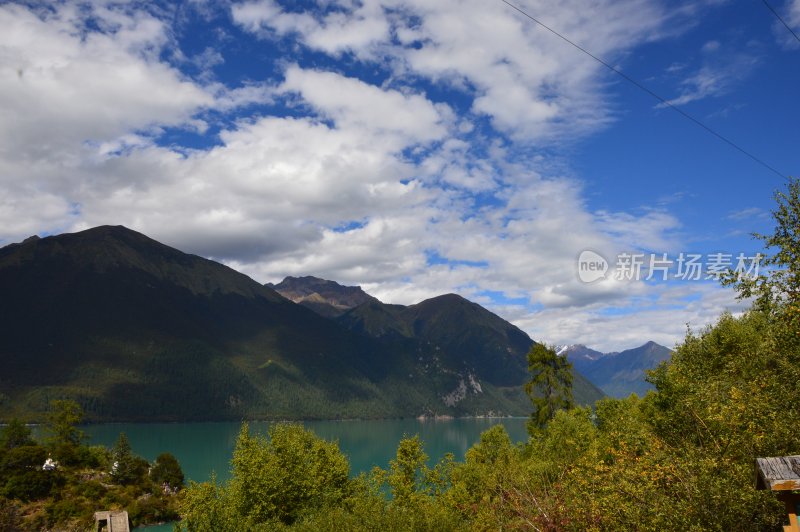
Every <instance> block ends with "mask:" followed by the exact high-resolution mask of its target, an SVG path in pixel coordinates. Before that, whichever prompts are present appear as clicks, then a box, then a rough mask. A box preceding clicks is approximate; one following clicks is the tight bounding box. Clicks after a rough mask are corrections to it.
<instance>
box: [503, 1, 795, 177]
mask: <svg viewBox="0 0 800 532" xmlns="http://www.w3.org/2000/svg"><path fill="white" fill-rule="evenodd" d="M500 1H501V2H503V3H504V4H506V5H507V6H508V7H510V8H511V9H513V10H515V11H517V12H518V13H520V14H521V15H523V16H524V17H526V18H528V19H530V20H532V21H533V22H535V23H536V24H538V25H539V26H541V27H543V28H544V29H546V30H547V31H549V32H550V33H552V34H553V35H555V36H556V37H558V38H560V39H561V40H563V41H565V42H567V43H569V44H570V45H572V46H573V47H575V48H577V49H578V50H580V51H581V52H583V53H584V54H586V55H588V56H589V57H591V58H592V59H594V60H595V61H597V62H598V63H600V64H601V65H603V66H604V67H606V68H607V69H609V70H610V71H612V72H614V73H615V74H617V75H619V76H620V77H622V78H623V79H624V80H625V81H627V82H629V83H631V84H632V85H634V86H635V87H637V88H639V89H640V90H642V91H644V92H646V93H647V94H649V95H650V96H652V97H653V98H655V99H656V100H658V101H659V102H661V104H663V105H664V106H666V107H669V108H670V109H672V110H673V111H675V112H677V113H679V114H681V115H682V116H683V117H684V118H687V119H688V120H691V121H692V122H694V123H695V124H696V125H698V126H700V127H701V128H703V129H705V130H706V131H707V132H709V133H711V134H712V135H714V136H715V137H717V138H718V139H720V140H721V141H723V142H725V143H726V144H728V145H729V146H731V147H732V148H734V149H736V150H738V151H739V152H741V153H743V154H744V155H746V156H747V157H749V158H750V159H752V160H753V161H755V162H757V163H758V164H760V165H761V166H763V167H764V168H766V169H767V170H769V171H770V172H773V173H774V174H777V175H779V176H781V177H782V178H784V179H785V178H786V174H783V173H781V172H779V171H778V170H776V169H775V167H773V166H772V165H770V164H768V163H767V162H765V161H764V160H763V159H761V158H759V157H756V156H755V155H753V154H752V153H750V152H749V151H747V150H745V149H744V148H742V147H741V146H739V145H738V144H736V143H735V142H733V141H732V140H730V139H729V138H727V137H725V136H724V135H722V134H721V133H717V132H716V131H714V130H713V129H711V127H709V126H707V125H706V124H704V123H703V122H701V121H700V120H698V119H697V118H695V117H693V116H692V115H690V114H689V113H687V112H686V111H684V110H683V109H681V108H680V107H678V106H676V105H673V104H672V103H671V102H670V101H669V100H667V99H665V98H662V97H661V96H659V95H658V94H656V93H655V92H653V91H652V90H651V89H649V88H647V87H646V86H645V85H643V84H641V83H639V82H638V81H636V80H635V79H634V78H632V77H630V76H629V75H627V74H626V73H624V72H623V71H621V70H619V69H618V68H616V67H614V66H613V65H611V64H610V63H607V62H606V61H604V60H603V59H601V58H599V57H597V56H596V55H594V54H593V53H591V52H590V51H589V50H587V49H586V48H583V47H582V46H580V45H579V44H576V43H575V42H573V41H571V40H570V39H568V38H567V37H565V36H564V35H562V34H560V33H559V32H557V31H556V30H554V29H553V28H551V27H550V26H548V25H547V24H545V23H543V22H542V21H540V20H539V19H537V18H535V17H533V16H532V15H530V14H528V13H527V12H525V11H524V10H523V9H522V8H520V7H518V6H516V5H514V4H512V3H511V2H509V1H508V0H500Z"/></svg>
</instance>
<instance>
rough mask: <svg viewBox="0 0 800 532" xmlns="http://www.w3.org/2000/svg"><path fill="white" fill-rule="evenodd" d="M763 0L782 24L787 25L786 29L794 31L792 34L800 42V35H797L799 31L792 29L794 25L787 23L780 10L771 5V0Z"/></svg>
mask: <svg viewBox="0 0 800 532" xmlns="http://www.w3.org/2000/svg"><path fill="white" fill-rule="evenodd" d="M762 1H763V2H764V5H765V6H767V8H769V10H770V11H772V14H773V15H775V18H777V19H778V20H780V21H781V24H783V25H784V26H786V29H787V30H789V31H790V32H791V33H792V35H794V38H795V39H797V42H800V35H797V32H796V31H794V30H793V29H792V27H791V26H789V24H787V23H786V21H785V20H783V18H781V16H780V15H779V14H778V12H777V11H775V8H774V7H772V6H771V5H769V2H767V0H762Z"/></svg>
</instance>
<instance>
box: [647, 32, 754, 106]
mask: <svg viewBox="0 0 800 532" xmlns="http://www.w3.org/2000/svg"><path fill="white" fill-rule="evenodd" d="M712 42H713V43H714V45H712V46H711V47H709V44H711V43H706V45H705V46H703V51H704V52H706V55H705V59H704V63H703V65H702V66H701V67H700V68H699V69H698V70H697V71H696V72H695V73H693V74H691V75H690V76H688V77H687V78H685V79H684V80H683V81H682V82H681V83H680V95H679V96H677V97H675V98H672V99H670V100H668V103H669V104H671V105H675V106H678V105H685V104H687V103H690V102H694V101H698V100H703V99H705V98H713V97H718V96H722V95H724V94H726V93H727V92H728V91H730V89H731V87H732V86H734V85H735V84H737V83H739V82H741V80H743V79H745V78H746V77H747V76H749V75H750V74H751V73H752V72H753V71H754V70H755V68H756V66H757V65H758V63H759V59H758V57H757V55H755V54H754V53H753V52H752V50H750V51H745V52H736V53H731V54H729V55H717V54H716V51H717V50H718V49H719V47H720V44H719V43H718V42H716V41H712ZM656 107H657V108H663V107H666V104H663V103H661V104H658V105H657V106H656Z"/></svg>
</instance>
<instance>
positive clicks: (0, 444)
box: [0, 418, 35, 449]
mask: <svg viewBox="0 0 800 532" xmlns="http://www.w3.org/2000/svg"><path fill="white" fill-rule="evenodd" d="M34 444H35V442H34V441H33V438H31V429H30V428H28V427H27V426H26V425H25V423H23V422H22V421H20V420H19V419H17V418H14V419H12V420H11V421H9V422H8V425H6V426H5V428H3V431H2V432H0V448H2V449H14V448H15V447H22V446H24V445H34Z"/></svg>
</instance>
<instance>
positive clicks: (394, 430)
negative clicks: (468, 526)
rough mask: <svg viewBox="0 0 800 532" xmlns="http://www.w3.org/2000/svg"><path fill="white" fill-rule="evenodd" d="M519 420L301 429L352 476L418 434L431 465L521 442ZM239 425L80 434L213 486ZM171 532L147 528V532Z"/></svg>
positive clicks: (257, 426)
mask: <svg viewBox="0 0 800 532" xmlns="http://www.w3.org/2000/svg"><path fill="white" fill-rule="evenodd" d="M525 423H526V420H525V419H524V418H502V419H451V420H437V421H434V420H426V421H420V420H416V419H393V420H369V421H362V420H352V421H306V422H303V425H304V426H305V427H306V428H309V429H311V430H313V431H314V432H315V433H316V434H317V435H318V436H320V437H322V438H325V439H326V440H331V441H333V440H336V441H338V442H339V447H340V449H341V450H342V452H344V453H345V454H346V455H347V456H348V457H349V458H350V466H351V472H352V473H353V474H354V475H357V474H358V473H361V472H363V471H369V470H370V469H372V467H373V466H379V467H382V468H386V467H387V466H388V464H389V460H390V459H392V458H394V455H395V452H396V451H397V444H398V443H399V441H400V439H402V438H403V437H404V436H414V435H415V434H419V436H420V438H421V439H422V441H423V443H424V445H425V452H426V453H427V454H428V456H429V457H430V458H431V462H432V463H433V462H435V461H438V460H439V459H441V458H442V457H443V456H444V455H445V453H448V452H450V453H453V454H454V455H455V457H456V459H457V460H462V459H463V458H464V453H465V452H466V451H467V449H469V448H470V447H471V446H472V445H473V444H474V443H475V442H477V441H478V439H479V438H480V434H481V432H483V431H485V430H487V429H488V428H490V427H492V426H494V425H497V424H502V425H504V426H505V427H506V430H507V431H508V433H509V436H511V441H514V442H517V441H524V440H526V439H527V433H526V431H525ZM269 425H270V423H268V422H250V431H251V433H266V431H267V429H268V428H269ZM240 426H241V425H240V423H238V422H224V423H107V424H100V425H89V426H85V427H83V430H84V431H85V432H86V434H87V435H88V436H89V437H90V444H92V445H105V446H107V447H111V446H112V445H113V444H114V442H115V441H116V440H117V437H118V436H119V433H120V432H124V433H125V434H126V435H127V436H128V439H129V440H130V443H131V447H132V448H133V452H134V453H136V454H138V455H140V456H142V457H143V458H145V459H147V460H149V461H151V462H152V461H153V460H155V458H156V456H158V455H159V454H160V453H163V452H170V453H172V454H174V455H175V457H176V458H177V459H178V461H179V462H180V464H181V468H182V469H183V472H184V474H185V475H186V478H187V480H196V481H205V480H208V479H209V478H210V476H211V473H212V472H215V473H216V475H217V480H218V481H225V480H227V479H228V478H229V477H230V463H229V462H230V459H231V456H232V455H233V448H234V446H235V445H236V437H237V435H238V434H239V428H240ZM170 529H171V527H169V526H167V527H164V528H160V527H159V528H158V529H156V528H148V532H155V531H156V530H170Z"/></svg>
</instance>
